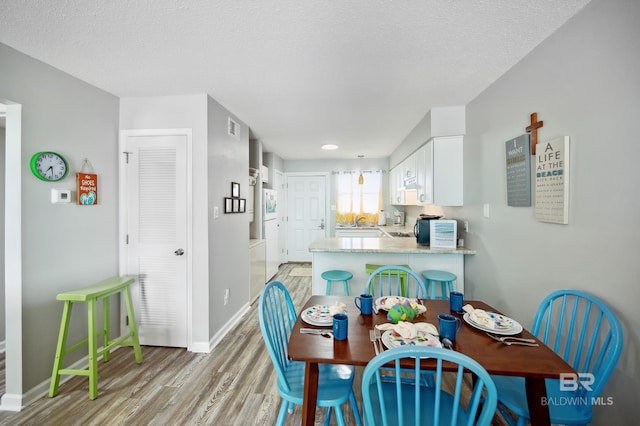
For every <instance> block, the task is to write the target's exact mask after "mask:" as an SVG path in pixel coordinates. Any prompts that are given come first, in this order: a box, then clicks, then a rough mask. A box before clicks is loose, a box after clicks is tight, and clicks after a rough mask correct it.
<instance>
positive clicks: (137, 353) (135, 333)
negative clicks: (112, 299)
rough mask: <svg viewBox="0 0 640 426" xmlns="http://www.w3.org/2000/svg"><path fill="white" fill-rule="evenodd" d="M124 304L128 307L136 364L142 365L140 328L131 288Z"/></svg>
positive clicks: (125, 295) (126, 293) (127, 292)
mask: <svg viewBox="0 0 640 426" xmlns="http://www.w3.org/2000/svg"><path fill="white" fill-rule="evenodd" d="M124 304H125V306H126V307H127V315H128V316H129V330H130V331H131V346H133V353H134V354H135V357H136V363H137V364H140V363H142V349H140V341H139V340H138V327H137V326H136V316H135V314H134V313H133V302H132V301H131V291H130V290H129V287H127V288H126V289H125V292H124Z"/></svg>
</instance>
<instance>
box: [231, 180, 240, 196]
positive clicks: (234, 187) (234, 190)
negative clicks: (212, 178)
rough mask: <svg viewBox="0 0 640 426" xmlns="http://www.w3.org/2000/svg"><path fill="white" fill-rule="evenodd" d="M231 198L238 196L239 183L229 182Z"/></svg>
mask: <svg viewBox="0 0 640 426" xmlns="http://www.w3.org/2000/svg"><path fill="white" fill-rule="evenodd" d="M231 198H240V184H239V183H238V182H231Z"/></svg>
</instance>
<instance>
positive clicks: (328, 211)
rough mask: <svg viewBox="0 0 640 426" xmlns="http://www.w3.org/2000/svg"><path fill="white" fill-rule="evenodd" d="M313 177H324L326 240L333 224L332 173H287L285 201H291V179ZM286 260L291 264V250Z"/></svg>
mask: <svg viewBox="0 0 640 426" xmlns="http://www.w3.org/2000/svg"><path fill="white" fill-rule="evenodd" d="M312 176H322V177H324V195H325V206H324V207H325V212H324V214H325V217H326V218H327V219H326V220H325V226H324V236H325V238H326V237H327V235H329V234H328V232H329V224H330V222H331V216H330V214H331V208H330V206H331V194H330V193H329V190H330V188H331V181H330V179H331V173H330V172H287V173H285V174H284V182H285V183H284V185H285V188H286V191H285V192H286V194H285V197H284V198H285V200H288V199H289V178H290V177H312ZM286 204H287V203H286V201H285V212H286V224H287V226H286V231H285V240H286V242H287V243H288V242H289V232H290V229H289V206H288V205H286ZM286 260H287V262H289V250H288V249H287V250H286Z"/></svg>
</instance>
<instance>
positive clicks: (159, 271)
mask: <svg viewBox="0 0 640 426" xmlns="http://www.w3.org/2000/svg"><path fill="white" fill-rule="evenodd" d="M138 133H139V132H136V133H133V134H128V133H126V132H125V133H124V148H125V152H126V156H127V157H128V160H127V164H126V165H125V166H124V168H125V175H126V183H125V192H126V198H125V200H126V201H125V202H126V209H125V210H126V217H127V218H126V222H127V241H128V243H127V246H126V251H127V255H126V263H127V268H126V269H127V275H132V276H135V277H137V280H136V283H135V284H134V285H133V287H132V298H133V301H134V309H135V313H136V320H137V325H138V332H139V335H140V343H141V344H143V345H152V346H173V347H187V343H188V322H187V311H188V309H187V300H188V298H187V295H188V278H187V265H188V257H189V253H188V251H187V146H188V137H189V135H188V134H149V135H145V134H138Z"/></svg>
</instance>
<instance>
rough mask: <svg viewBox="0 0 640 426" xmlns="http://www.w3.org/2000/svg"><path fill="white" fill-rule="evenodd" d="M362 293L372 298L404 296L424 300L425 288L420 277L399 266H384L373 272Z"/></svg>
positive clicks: (425, 295) (425, 296)
mask: <svg viewBox="0 0 640 426" xmlns="http://www.w3.org/2000/svg"><path fill="white" fill-rule="evenodd" d="M364 292H365V293H367V294H371V295H372V296H374V297H382V296H404V297H417V298H420V299H426V298H427V297H428V295H427V287H426V285H425V283H424V281H423V279H422V277H420V275H418V274H417V273H416V272H415V271H413V270H411V269H409V268H407V267H405V266H401V265H386V266H381V267H380V268H378V269H376V270H375V271H373V272H372V273H371V274H370V275H369V278H368V279H367V283H366V285H365V287H364Z"/></svg>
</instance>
